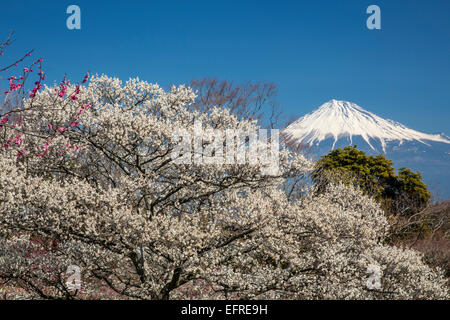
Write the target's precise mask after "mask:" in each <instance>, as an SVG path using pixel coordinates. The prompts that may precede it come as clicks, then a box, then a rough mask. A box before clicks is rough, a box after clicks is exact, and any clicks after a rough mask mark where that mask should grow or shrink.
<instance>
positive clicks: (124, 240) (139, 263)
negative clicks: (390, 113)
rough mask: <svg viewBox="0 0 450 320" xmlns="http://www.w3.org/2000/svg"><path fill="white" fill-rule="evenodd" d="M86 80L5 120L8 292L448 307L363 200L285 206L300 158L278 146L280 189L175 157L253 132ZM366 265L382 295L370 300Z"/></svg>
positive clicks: (433, 279) (438, 283)
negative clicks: (197, 131)
mask: <svg viewBox="0 0 450 320" xmlns="http://www.w3.org/2000/svg"><path fill="white" fill-rule="evenodd" d="M87 80H88V78H87V77H86V78H85V79H84V80H83V83H81V84H79V85H72V84H70V82H68V81H63V82H62V83H61V84H60V85H59V86H56V87H44V88H42V90H39V91H37V92H36V94H35V96H33V97H29V98H28V99H27V100H26V101H25V102H24V107H23V108H20V109H15V110H12V111H10V112H8V114H3V115H0V117H1V119H6V120H5V121H4V122H3V123H2V125H3V126H2V128H1V129H0V140H1V141H0V145H1V146H3V147H2V148H0V239H1V243H0V252H1V254H0V279H2V280H3V281H8V283H9V284H13V285H15V286H18V287H21V288H23V289H24V290H25V292H27V294H29V295H30V296H31V297H41V298H99V297H105V296H102V294H101V292H104V291H105V290H104V288H105V287H107V288H108V289H109V290H110V291H112V292H114V297H121V298H127V297H128V298H137V299H169V298H270V299H274V298H287V299H396V298H398V299H405V298H420V299H422V298H423V299H432V298H438V299H445V298H448V292H447V291H446V289H445V281H444V279H443V277H442V273H441V271H440V270H432V269H430V268H429V267H427V266H426V265H425V264H424V263H423V262H422V261H421V256H420V255H419V254H418V253H416V252H414V251H411V250H403V249H398V248H394V247H388V246H386V245H383V239H384V237H385V236H386V231H387V228H388V224H387V222H386V219H385V218H384V216H383V214H382V212H381V210H380V208H379V207H378V205H377V204H376V203H374V202H373V201H372V200H371V199H370V198H368V197H366V196H364V195H363V194H362V193H361V192H360V191H359V190H355V189H351V188H346V187H345V186H343V185H330V186H328V189H327V191H326V192H324V193H322V194H321V195H317V194H316V193H309V194H305V195H304V196H303V197H299V198H298V199H296V200H290V198H288V197H287V195H286V193H285V191H284V189H283V188H281V186H282V185H283V184H284V183H285V182H286V181H287V180H289V179H290V178H292V177H297V176H299V175H302V174H305V173H306V172H308V171H310V170H311V169H312V168H313V165H312V163H311V162H310V161H308V160H307V159H305V158H304V157H303V156H302V155H295V154H292V153H290V152H289V151H288V150H287V149H286V148H284V147H282V150H281V152H280V159H279V165H280V173H279V175H277V176H266V175H263V174H261V170H260V169H261V168H259V167H258V165H254V166H250V165H248V164H244V165H242V164H220V165H218V164H195V163H193V164H189V165H185V164H177V163H175V162H174V161H173V159H172V157H171V153H172V151H173V150H174V148H175V147H176V145H177V143H179V142H178V141H174V140H173V139H172V137H173V134H174V132H175V131H176V130H177V129H178V128H188V129H189V128H193V124H194V122H195V121H199V122H201V123H202V125H203V127H204V129H213V128H214V129H220V130H225V129H236V130H238V129H239V130H243V131H249V130H255V129H258V126H257V124H256V122H255V121H250V120H238V119H237V118H236V116H234V115H232V114H230V112H229V111H227V110H225V109H220V108H212V109H211V110H209V111H208V112H203V113H200V112H196V111H192V108H189V106H191V105H192V104H193V103H194V101H195V100H194V99H195V94H194V92H193V91H192V90H191V89H190V88H188V87H185V86H178V87H175V86H174V87H172V88H170V90H169V91H167V92H166V91H164V90H163V89H161V88H160V87H159V86H158V85H154V84H149V83H147V82H144V81H139V80H137V79H131V80H129V81H127V82H126V83H125V84H123V83H122V82H121V81H119V80H118V79H115V78H109V77H107V76H100V77H93V78H91V79H90V81H89V84H88V85H86V84H85V83H86V82H87ZM10 115H11V116H12V115H14V118H15V119H16V120H14V121H12V120H11V117H10ZM35 238H38V239H41V240H42V241H38V242H33V241H31V240H33V239H35ZM69 265H77V266H79V267H80V268H81V270H82V275H83V286H82V289H81V290H79V291H77V290H75V291H74V290H70V289H69V288H68V287H67V285H66V284H65V282H64V271H65V270H66V268H67V266H69ZM369 265H378V266H379V267H380V269H381V272H382V279H381V284H382V286H381V289H369V288H368V287H367V286H366V280H367V278H368V274H367V273H366V271H367V268H368V266H369ZM99 288H102V289H101V290H100V289H99Z"/></svg>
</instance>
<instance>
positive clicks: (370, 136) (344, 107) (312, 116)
mask: <svg viewBox="0 0 450 320" xmlns="http://www.w3.org/2000/svg"><path fill="white" fill-rule="evenodd" d="M282 133H283V135H284V136H285V137H286V138H287V139H289V140H291V141H295V142H299V143H300V142H301V143H303V144H307V145H310V146H312V145H314V144H317V145H318V144H319V143H320V142H321V141H323V140H325V139H330V138H332V139H334V142H333V147H332V148H334V146H335V144H336V142H337V141H338V139H340V138H344V137H346V138H349V139H350V143H351V142H352V139H353V137H357V136H359V137H362V139H364V141H365V142H367V144H368V145H369V146H370V148H371V149H372V150H375V148H374V146H373V145H372V143H371V140H372V141H373V140H378V141H379V142H380V143H381V147H382V149H383V152H386V143H387V142H389V141H394V140H397V141H399V143H400V144H401V143H403V141H414V140H415V141H419V142H421V143H423V144H426V145H427V141H435V142H443V143H449V144H450V139H449V138H448V137H447V136H445V135H444V134H427V133H423V132H419V131H416V130H413V129H409V128H407V127H406V126H404V125H402V124H401V123H398V122H396V121H392V120H389V119H383V118H381V117H379V116H377V115H376V114H374V113H372V112H369V111H367V110H364V109H363V108H361V107H360V106H358V105H357V104H355V103H352V102H347V101H340V100H334V99H333V100H331V101H328V102H326V103H324V104H323V105H321V106H320V107H319V108H318V109H316V110H314V111H313V112H311V113H309V114H306V115H304V116H303V117H301V118H300V119H298V120H297V121H295V122H294V123H292V124H291V125H289V126H288V127H287V128H285V129H284V130H283V132H282Z"/></svg>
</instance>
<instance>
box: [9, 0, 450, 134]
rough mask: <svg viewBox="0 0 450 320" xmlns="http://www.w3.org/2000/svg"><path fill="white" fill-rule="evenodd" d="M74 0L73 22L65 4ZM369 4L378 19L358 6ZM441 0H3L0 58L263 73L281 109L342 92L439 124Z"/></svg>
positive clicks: (143, 72)
mask: <svg viewBox="0 0 450 320" xmlns="http://www.w3.org/2000/svg"><path fill="white" fill-rule="evenodd" d="M71 4H76V5H78V6H79V7H80V8H81V30H68V29H67V28H66V18H67V17H68V14H66V8H67V7H68V6H69V5H71ZM371 4H376V5H378V6H379V7H380V8H381V27H382V29H381V30H368V29H367V28H366V19H367V17H368V15H367V14H366V13H365V11H366V8H367V7H368V6H369V5H371ZM449 14H450V1H448V0H441V1H438V0H434V1H433V0H430V1H425V0H423V1H414V0H395V1H380V0H371V1H365V0H359V1H356V0H341V1H337V0H335V1H331V0H330V1H325V0H322V1H321V0H318V1H281V0H279V1H263V0H259V1H246V0H240V1H232V0H227V1H219V0H215V1H211V0H209V1H196V0H191V1H175V0H174V1H92V0H91V1H84V0H83V1H28V0H23V1H10V2H6V3H4V4H2V7H1V11H0V37H2V38H4V37H6V36H7V34H8V32H9V31H10V30H14V31H15V38H16V42H15V44H14V46H13V47H11V48H10V51H8V53H7V54H5V55H4V56H2V57H1V58H0V65H3V64H6V62H9V61H10V59H12V58H13V57H16V56H19V55H20V54H22V53H23V52H24V51H25V50H27V49H31V48H34V49H35V54H34V56H35V57H38V56H39V57H42V58H43V59H44V70H45V71H46V72H47V76H48V80H47V83H52V82H53V81H59V80H61V78H62V77H63V76H64V74H67V76H68V77H69V78H71V79H73V80H78V79H81V78H82V76H83V75H84V73H85V72H86V71H88V70H89V71H90V72H91V73H106V74H108V75H111V76H118V77H119V78H121V79H123V80H127V79H128V78H130V77H136V76H138V77H140V78H141V79H144V80H147V81H150V82H157V83H159V84H161V85H162V86H164V87H167V86H168V85H170V84H172V83H175V84H180V83H188V82H189V81H190V80H191V79H200V78H203V77H218V78H220V79H226V80H234V81H236V82H247V81H254V82H258V81H270V82H274V83H275V84H276V85H277V86H278V88H279V97H278V101H279V103H280V105H281V107H282V110H283V112H284V114H285V116H286V117H289V116H301V115H303V114H304V113H307V112H310V111H311V110H312V109H313V108H316V107H317V106H319V105H321V104H322V103H324V102H326V101H328V100H330V99H332V98H336V99H345V100H349V101H353V102H356V103H358V104H359V105H361V106H362V107H364V108H366V109H368V110H370V111H372V112H374V113H377V114H378V115H380V116H383V117H387V118H391V119H393V120H396V121H399V122H402V123H403V124H405V125H407V126H409V127H411V128H413V129H416V130H421V131H425V132H432V133H434V132H445V133H446V134H448V135H450V121H449V119H450V19H449V18H448V17H449Z"/></svg>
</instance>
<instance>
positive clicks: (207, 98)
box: [191, 78, 281, 128]
mask: <svg viewBox="0 0 450 320" xmlns="http://www.w3.org/2000/svg"><path fill="white" fill-rule="evenodd" d="M191 87H192V88H193V89H194V90H196V91H197V94H198V98H197V99H196V102H195V104H194V106H193V107H194V110H198V111H208V110H209V109H210V108H212V107H214V106H219V107H225V108H228V109H229V110H230V111H231V112H232V113H233V114H235V115H236V116H237V117H238V118H239V119H254V120H258V121H259V122H260V124H261V125H262V126H264V127H269V128H275V127H276V126H277V125H278V124H279V121H280V114H281V112H280V110H279V106H278V103H277V102H276V97H277V94H278V89H277V87H276V85H275V84H273V83H270V82H259V83H252V82H248V83H245V84H235V83H234V82H233V81H228V80H218V79H217V78H203V79H201V80H192V81H191Z"/></svg>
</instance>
